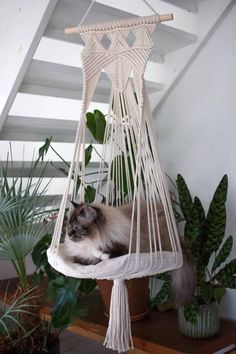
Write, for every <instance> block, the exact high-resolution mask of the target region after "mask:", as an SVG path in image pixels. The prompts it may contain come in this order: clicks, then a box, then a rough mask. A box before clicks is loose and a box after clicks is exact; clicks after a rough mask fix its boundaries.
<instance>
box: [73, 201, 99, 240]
mask: <svg viewBox="0 0 236 354" xmlns="http://www.w3.org/2000/svg"><path fill="white" fill-rule="evenodd" d="M72 204H73V206H74V210H73V211H72V213H71V215H70V218H69V224H68V232H67V235H68V237H69V239H70V240H71V241H74V242H80V241H82V240H84V239H85V238H87V237H89V238H94V237H96V236H97V235H98V234H99V232H98V229H99V226H100V227H101V226H102V224H103V223H104V222H105V218H104V215H103V214H102V212H101V210H100V209H99V208H98V207H94V206H92V205H89V204H85V203H82V204H76V203H74V202H72Z"/></svg>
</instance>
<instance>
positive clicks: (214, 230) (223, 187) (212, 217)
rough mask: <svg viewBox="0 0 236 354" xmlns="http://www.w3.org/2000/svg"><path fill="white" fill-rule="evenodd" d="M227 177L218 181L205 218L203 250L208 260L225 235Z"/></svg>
mask: <svg viewBox="0 0 236 354" xmlns="http://www.w3.org/2000/svg"><path fill="white" fill-rule="evenodd" d="M227 189H228V177H227V175H225V176H224V177H223V178H222V180H221V181H220V183H219V185H218V187H217V189H216V191H215V194H214V196H213V199H212V202H211V204H210V207H209V210H208V213H207V218H206V225H205V226H206V232H207V239H206V244H205V250H206V254H207V257H208V259H209V258H210V256H211V254H212V253H213V252H217V251H218V248H219V247H220V244H221V242H222V240H223V238H224V235H225V226H226V208H225V202H226V198H227Z"/></svg>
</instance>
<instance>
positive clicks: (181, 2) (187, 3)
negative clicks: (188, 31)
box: [165, 0, 206, 12]
mask: <svg viewBox="0 0 236 354" xmlns="http://www.w3.org/2000/svg"><path fill="white" fill-rule="evenodd" d="M203 1H206V0H165V2H168V3H170V4H173V5H175V6H178V7H181V8H182V9H185V10H187V11H190V12H196V11H197V5H198V4H199V3H200V2H203Z"/></svg>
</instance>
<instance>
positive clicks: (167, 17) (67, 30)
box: [64, 14, 174, 34]
mask: <svg viewBox="0 0 236 354" xmlns="http://www.w3.org/2000/svg"><path fill="white" fill-rule="evenodd" d="M158 17H159V20H160V22H164V21H172V20H173V18H174V16H173V14H165V15H158ZM64 32H65V34H73V33H79V27H78V26H76V27H68V28H65V30H64Z"/></svg>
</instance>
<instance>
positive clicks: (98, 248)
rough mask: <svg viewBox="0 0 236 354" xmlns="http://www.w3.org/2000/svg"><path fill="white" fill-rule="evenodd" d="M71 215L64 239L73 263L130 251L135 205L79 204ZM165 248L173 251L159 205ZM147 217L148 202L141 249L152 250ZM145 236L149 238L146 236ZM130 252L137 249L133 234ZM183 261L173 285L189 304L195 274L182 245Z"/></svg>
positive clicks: (177, 295) (178, 299) (179, 299)
mask: <svg viewBox="0 0 236 354" xmlns="http://www.w3.org/2000/svg"><path fill="white" fill-rule="evenodd" d="M72 204H73V206H74V210H73V211H72V213H71V215H70V218H69V227H68V232H67V235H66V238H65V244H64V246H65V252H66V255H67V256H69V257H70V259H72V261H73V262H75V263H79V264H82V265H90V264H97V263H99V262H101V261H102V260H106V259H108V258H114V257H119V256H122V255H125V254H127V253H128V250H129V242H130V227H131V216H132V204H126V205H124V206H121V207H116V208H114V207H112V206H106V205H104V204H95V203H92V204H86V203H81V204H76V203H74V202H72ZM156 208H157V214H158V222H159V227H160V234H161V245H162V250H163V251H168V250H171V246H170V241H169V236H168V228H167V224H166V220H165V214H164V211H163V207H162V206H161V205H160V204H159V205H157V206H156ZM135 220H137V219H136V215H134V223H133V235H136V222H135ZM147 225H148V218H147V209H146V206H145V205H142V204H141V212H140V235H142V237H141V239H140V252H150V244H149V238H148V232H147ZM145 235H146V237H145ZM133 239H134V240H133V242H132V245H131V252H135V249H136V244H135V237H133ZM182 249H183V255H184V263H183V266H182V267H181V268H180V269H176V270H174V271H172V286H173V289H174V293H175V301H176V303H179V304H186V303H188V302H190V301H191V298H192V296H193V294H194V291H195V275H194V271H193V268H192V266H191V263H190V261H189V258H188V256H187V252H186V251H185V247H184V245H183V244H182Z"/></svg>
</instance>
